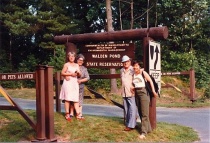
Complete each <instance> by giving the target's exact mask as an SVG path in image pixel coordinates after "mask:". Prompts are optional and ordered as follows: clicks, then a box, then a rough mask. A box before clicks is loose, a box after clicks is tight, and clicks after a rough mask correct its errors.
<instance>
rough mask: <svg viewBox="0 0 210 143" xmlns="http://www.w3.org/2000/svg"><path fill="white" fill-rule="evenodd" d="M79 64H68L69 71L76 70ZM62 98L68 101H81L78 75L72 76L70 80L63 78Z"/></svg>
mask: <svg viewBox="0 0 210 143" xmlns="http://www.w3.org/2000/svg"><path fill="white" fill-rule="evenodd" d="M78 68H79V66H74V67H73V66H70V65H69V66H68V68H67V72H75V71H76V70H78ZM60 99H61V100H66V101H73V102H78V101H79V84H78V82H77V77H72V76H70V80H66V79H64V80H63V84H62V86H61V92H60Z"/></svg>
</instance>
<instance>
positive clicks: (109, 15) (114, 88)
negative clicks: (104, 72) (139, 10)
mask: <svg viewBox="0 0 210 143" xmlns="http://www.w3.org/2000/svg"><path fill="white" fill-rule="evenodd" d="M106 16H107V32H110V31H114V30H113V26H112V9H111V0H106ZM110 74H116V70H115V69H110ZM111 92H112V93H117V92H118V88H117V80H116V79H111Z"/></svg>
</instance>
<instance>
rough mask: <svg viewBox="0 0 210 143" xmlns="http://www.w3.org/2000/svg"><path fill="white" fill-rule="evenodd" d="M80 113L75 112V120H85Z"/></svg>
mask: <svg viewBox="0 0 210 143" xmlns="http://www.w3.org/2000/svg"><path fill="white" fill-rule="evenodd" d="M80 114H81V113H78V114H77V117H76V118H77V120H85V118H84V117H83V116H81V115H80Z"/></svg>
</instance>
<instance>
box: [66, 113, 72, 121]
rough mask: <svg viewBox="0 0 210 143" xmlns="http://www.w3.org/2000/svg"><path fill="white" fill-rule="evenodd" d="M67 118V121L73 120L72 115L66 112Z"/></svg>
mask: <svg viewBox="0 0 210 143" xmlns="http://www.w3.org/2000/svg"><path fill="white" fill-rule="evenodd" d="M65 118H66V120H67V121H71V117H70V115H69V113H66V115H65Z"/></svg>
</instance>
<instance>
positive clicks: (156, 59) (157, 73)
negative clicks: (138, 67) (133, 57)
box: [149, 41, 161, 89]
mask: <svg viewBox="0 0 210 143" xmlns="http://www.w3.org/2000/svg"><path fill="white" fill-rule="evenodd" d="M149 74H150V75H152V76H153V77H154V79H155V81H156V82H157V83H158V86H159V89H160V88H161V51H160V43H157V42H154V41H149Z"/></svg>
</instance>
